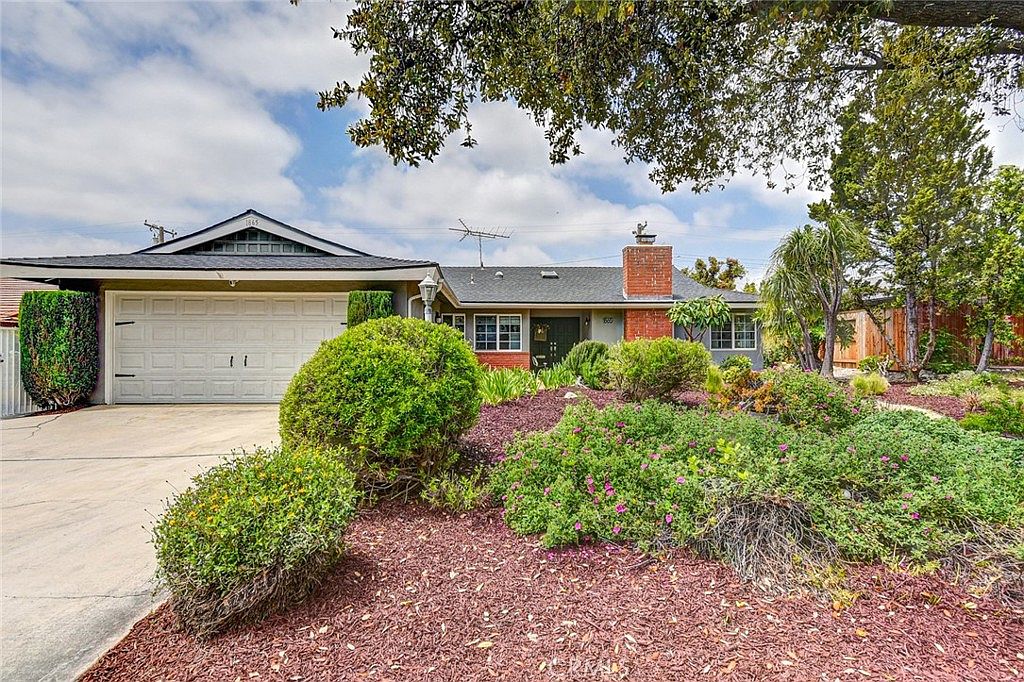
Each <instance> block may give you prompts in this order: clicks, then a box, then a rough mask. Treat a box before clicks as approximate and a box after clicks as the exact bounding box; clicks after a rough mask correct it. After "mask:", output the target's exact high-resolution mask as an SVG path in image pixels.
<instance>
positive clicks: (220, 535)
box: [153, 448, 358, 637]
mask: <svg viewBox="0 0 1024 682" xmlns="http://www.w3.org/2000/svg"><path fill="white" fill-rule="evenodd" d="M357 498H358V495H357V493H356V490H355V487H354V480H353V477H352V474H351V473H349V471H348V470H347V469H346V468H345V466H344V464H342V460H341V458H340V457H338V455H337V453H334V452H329V451H319V450H316V449H307V448H302V449H297V450H273V451H263V450H260V451H257V452H255V453H251V454H246V455H242V456H239V457H236V458H234V459H231V460H228V461H225V462H224V463H222V464H220V465H218V466H216V467H214V468H212V469H210V470H209V471H206V472H204V473H202V474H200V475H199V476H197V477H195V478H194V479H193V480H192V485H191V487H189V488H188V489H187V490H185V491H184V492H182V493H180V494H179V495H177V496H176V497H175V498H174V499H173V501H171V502H170V503H169V504H168V506H167V509H166V510H165V511H164V514H163V515H162V516H161V517H160V519H159V520H158V521H157V523H156V525H155V527H154V528H153V544H154V546H155V547H156V558H157V578H158V579H159V581H160V583H161V584H162V585H163V586H165V587H166V588H167V589H168V590H169V591H170V593H171V606H172V607H173V609H174V613H175V614H176V615H177V617H178V618H179V619H180V621H181V623H182V625H183V626H184V627H185V629H186V630H188V631H189V632H190V633H192V634H194V635H196V636H199V637H209V636H211V635H214V634H216V633H218V632H222V631H224V630H226V629H228V628H231V627H233V626H235V625H239V624H243V623H252V622H256V621H259V620H260V619H262V618H264V617H265V616H267V615H269V614H271V613H274V612H277V611H280V610H282V609H284V608H287V607H289V606H291V605H292V604H293V603H295V602H297V601H299V600H301V599H303V598H304V597H305V596H307V595H308V594H309V593H311V592H312V591H313V590H314V589H315V588H316V587H317V585H318V584H319V583H320V581H321V580H322V579H323V577H324V576H325V575H326V574H327V572H328V571H329V570H330V569H331V568H332V567H333V566H334V565H335V564H336V563H337V561H338V559H339V558H340V557H341V556H342V553H343V550H344V544H343V536H344V533H345V529H346V527H347V526H348V523H349V521H350V520H351V519H352V517H353V516H354V515H355V511H356V502H357Z"/></svg>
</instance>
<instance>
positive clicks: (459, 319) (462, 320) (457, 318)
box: [441, 313, 466, 336]
mask: <svg viewBox="0 0 1024 682" xmlns="http://www.w3.org/2000/svg"><path fill="white" fill-rule="evenodd" d="M441 324H446V325H448V326H449V327H455V328H456V329H458V330H459V331H460V332H462V334H463V336H465V334H466V316H465V315H463V314H462V313H444V314H442V315H441Z"/></svg>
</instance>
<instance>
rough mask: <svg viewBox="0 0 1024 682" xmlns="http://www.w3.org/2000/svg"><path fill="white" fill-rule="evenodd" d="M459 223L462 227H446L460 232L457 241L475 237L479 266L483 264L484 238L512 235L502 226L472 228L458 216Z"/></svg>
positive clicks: (500, 237)
mask: <svg viewBox="0 0 1024 682" xmlns="http://www.w3.org/2000/svg"><path fill="white" fill-rule="evenodd" d="M459 224H460V225H462V227H449V228H448V229H449V230H451V231H452V232H458V233H460V234H462V236H461V237H459V241H460V242H461V241H462V240H463V239H465V238H466V237H473V238H474V239H476V248H477V251H478V252H479V254H480V267H481V268H482V267H483V266H484V240H485V239H508V238H509V237H511V236H512V233H511V232H509V231H508V230H506V229H505V228H502V229H500V230H494V231H488V230H474V229H472V228H470V226H469V225H467V224H466V223H465V222H464V221H463V220H462V218H459Z"/></svg>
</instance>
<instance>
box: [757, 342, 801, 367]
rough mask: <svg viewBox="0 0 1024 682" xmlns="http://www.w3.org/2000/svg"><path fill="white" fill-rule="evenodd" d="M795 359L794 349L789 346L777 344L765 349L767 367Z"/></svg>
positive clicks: (765, 364)
mask: <svg viewBox="0 0 1024 682" xmlns="http://www.w3.org/2000/svg"><path fill="white" fill-rule="evenodd" d="M795 359H796V358H795V357H793V351H792V350H791V349H790V348H789V347H787V346H782V345H775V346H771V347H766V348H765V349H764V366H765V367H775V366H777V365H781V364H782V363H784V362H793V361H794V360H795Z"/></svg>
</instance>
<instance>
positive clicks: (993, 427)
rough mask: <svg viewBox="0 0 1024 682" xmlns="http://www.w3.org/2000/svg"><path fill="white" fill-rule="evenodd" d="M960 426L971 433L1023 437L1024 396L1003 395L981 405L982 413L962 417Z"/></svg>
mask: <svg viewBox="0 0 1024 682" xmlns="http://www.w3.org/2000/svg"><path fill="white" fill-rule="evenodd" d="M960 425H961V426H962V427H964V428H965V429H970V430H972V431H988V432H991V433H1003V434H1007V435H1011V436H1024V395H1020V394H1018V395H1005V396H1002V397H1000V398H998V399H996V400H990V401H988V402H985V403H982V411H981V412H970V413H968V414H966V415H964V418H963V419H961V420H960Z"/></svg>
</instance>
